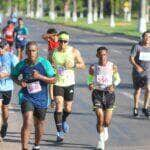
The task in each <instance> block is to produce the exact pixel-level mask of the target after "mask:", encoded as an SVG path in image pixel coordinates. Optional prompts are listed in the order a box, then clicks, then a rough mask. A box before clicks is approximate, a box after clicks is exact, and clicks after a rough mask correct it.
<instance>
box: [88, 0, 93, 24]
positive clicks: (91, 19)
mask: <svg viewBox="0 0 150 150" xmlns="http://www.w3.org/2000/svg"><path fill="white" fill-rule="evenodd" d="M87 23H88V24H92V23H93V17H92V0H88V15H87Z"/></svg>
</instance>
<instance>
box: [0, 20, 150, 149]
mask: <svg viewBox="0 0 150 150" xmlns="http://www.w3.org/2000/svg"><path fill="white" fill-rule="evenodd" d="M26 25H27V26H28V28H29V32H30V35H29V39H30V40H35V41H37V42H38V45H39V47H40V55H42V56H46V55H47V50H46V49H47V44H46V42H45V41H43V40H42V39H41V35H42V34H43V33H45V32H46V30H47V29H48V28H51V27H55V28H56V29H57V30H58V31H62V30H66V31H67V32H69V33H70V36H71V41H70V44H71V45H73V46H74V47H76V48H78V49H79V50H80V52H81V54H82V56H83V58H84V61H85V63H86V65H87V69H86V70H84V71H80V70H77V71H76V87H75V96H74V105H73V112H72V115H70V117H69V119H68V122H69V124H70V132H69V133H68V134H66V136H65V139H64V143H63V144H61V145H57V144H56V143H55V140H56V135H55V134H56V129H55V124H54V119H53V110H49V111H48V113H47V117H46V127H45V134H44V136H43V139H42V141H41V150H49V149H51V150H82V149H85V150H88V149H95V146H96V143H97V133H96V128H95V125H96V117H95V114H94V112H93V111H92V109H91V107H92V103H91V97H90V92H89V91H88V88H87V85H86V76H87V74H88V71H87V70H88V67H89V65H91V64H93V63H96V62H97V59H96V57H95V54H96V49H97V47H99V46H106V47H107V48H108V49H109V53H110V60H111V61H112V62H114V63H115V64H116V65H117V66H118V69H119V73H120V75H121V79H122V81H121V84H120V86H119V87H118V88H117V90H116V109H115V111H114V115H113V119H112V123H111V127H110V129H109V140H108V142H107V143H106V150H149V149H150V143H149V139H150V132H149V127H150V120H147V119H145V118H144V117H143V116H142V115H141V117H140V118H139V119H133V118H132V117H130V105H131V104H132V103H131V102H132V100H133V96H132V93H133V88H132V80H131V65H130V64H129V62H128V57H129V51H130V48H131V46H132V44H134V43H136V41H135V40H130V39H127V38H124V37H119V36H118V37H117V36H116V37H115V36H108V35H104V34H96V33H93V32H88V31H83V30H79V29H74V28H70V27H64V26H62V25H48V24H47V23H42V22H38V21H32V20H26ZM17 91H18V87H17V86H15V91H14V97H13V99H12V104H11V106H10V117H9V129H8V135H7V137H6V139H5V141H4V142H3V143H0V150H12V149H14V150H20V149H21V144H20V129H21V124H22V116H21V112H20V107H19V105H18V101H17ZM140 107H142V98H141V101H140ZM33 143H34V130H32V134H31V140H30V147H32V145H33Z"/></svg>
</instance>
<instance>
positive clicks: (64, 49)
mask: <svg viewBox="0 0 150 150" xmlns="http://www.w3.org/2000/svg"><path fill="white" fill-rule="evenodd" d="M68 43H69V34H68V33H67V32H65V31H62V32H60V33H59V47H58V49H56V50H55V51H54V53H53V56H52V61H53V64H54V67H55V69H56V83H55V85H54V96H55V100H56V110H55V112H54V119H55V123H56V128H57V142H62V141H63V135H64V133H67V132H68V131H69V126H68V124H67V122H66V118H67V117H68V116H69V114H70V113H71V110H72V102H73V95H74V85H75V74H74V68H79V69H84V68H85V64H84V61H83V59H82V57H81V55H80V52H79V51H78V50H77V49H75V48H73V47H71V46H69V45H68ZM63 108H64V109H63Z"/></svg>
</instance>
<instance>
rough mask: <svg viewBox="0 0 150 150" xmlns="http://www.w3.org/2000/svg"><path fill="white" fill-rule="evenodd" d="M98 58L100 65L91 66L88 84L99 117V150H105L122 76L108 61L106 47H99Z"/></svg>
mask: <svg viewBox="0 0 150 150" xmlns="http://www.w3.org/2000/svg"><path fill="white" fill-rule="evenodd" d="M96 56H97V58H98V63H97V64H94V65H91V66H90V69H89V75H88V80H87V84H88V85H89V89H90V90H91V91H92V101H93V108H94V111H95V113H96V116H97V132H98V133H99V139H98V144H97V149H101V150H104V147H105V141H106V140H107V139H108V127H109V125H110V122H111V118H112V112H113V106H114V103H115V93H114V91H115V87H116V86H117V85H118V84H119V83H120V76H119V74H118V71H117V66H116V65H114V64H113V63H112V62H110V61H108V49H107V48H106V47H99V48H98V49H97V54H96Z"/></svg>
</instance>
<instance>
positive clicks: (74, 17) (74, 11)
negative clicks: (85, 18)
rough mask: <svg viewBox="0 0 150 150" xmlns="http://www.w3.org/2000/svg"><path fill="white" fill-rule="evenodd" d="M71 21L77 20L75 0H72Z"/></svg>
mask: <svg viewBox="0 0 150 150" xmlns="http://www.w3.org/2000/svg"><path fill="white" fill-rule="evenodd" d="M72 20H73V22H77V20H78V18H77V0H73V15H72Z"/></svg>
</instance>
